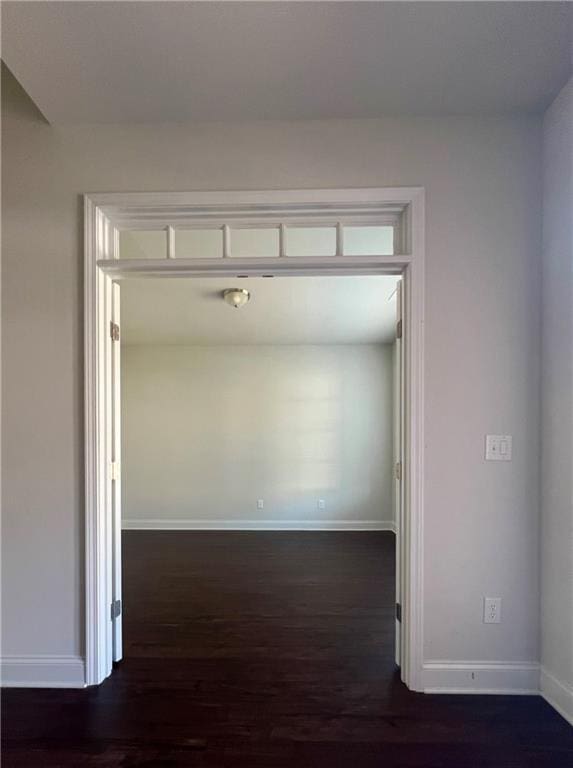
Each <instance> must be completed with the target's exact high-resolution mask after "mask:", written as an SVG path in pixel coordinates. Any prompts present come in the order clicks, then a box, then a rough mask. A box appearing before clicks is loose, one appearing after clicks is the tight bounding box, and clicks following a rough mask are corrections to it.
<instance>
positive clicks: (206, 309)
mask: <svg viewBox="0 0 573 768" xmlns="http://www.w3.org/2000/svg"><path fill="white" fill-rule="evenodd" d="M398 280H399V278H398V277H393V276H390V275H383V276H382V275H380V276H371V277H280V278H276V277H275V278H261V277H258V278H246V279H236V278H187V279H186V278H176V279H175V278H174V279H130V280H126V281H124V282H123V283H122V284H121V339H122V343H124V344H187V345H215V344H217V345H218V344H374V343H388V342H391V341H392V340H393V339H394V337H395V327H396V296H395V287H396V283H397V281H398ZM235 287H239V288H247V289H248V290H250V291H251V300H250V302H249V303H248V304H247V305H246V306H244V307H242V308H241V309H233V307H230V306H229V305H228V304H226V303H225V302H224V301H223V299H222V295H221V294H222V291H223V290H224V289H225V288H235Z"/></svg>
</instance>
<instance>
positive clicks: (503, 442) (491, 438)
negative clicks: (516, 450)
mask: <svg viewBox="0 0 573 768" xmlns="http://www.w3.org/2000/svg"><path fill="white" fill-rule="evenodd" d="M512 443H513V440H512V436H511V435H486V436H485V459H486V461H511V455H512V450H513V444H512Z"/></svg>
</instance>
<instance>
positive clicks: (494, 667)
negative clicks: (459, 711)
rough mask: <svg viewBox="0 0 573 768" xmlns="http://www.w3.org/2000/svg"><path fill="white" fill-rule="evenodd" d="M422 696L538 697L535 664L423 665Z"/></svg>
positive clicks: (450, 663) (469, 662)
mask: <svg viewBox="0 0 573 768" xmlns="http://www.w3.org/2000/svg"><path fill="white" fill-rule="evenodd" d="M423 678H424V693H479V694H485V693H492V694H505V695H508V694H514V695H530V696H531V695H537V694H539V664H538V663H537V662H534V661H531V662H526V661H525V662H512V661H427V662H425V664H424V667H423Z"/></svg>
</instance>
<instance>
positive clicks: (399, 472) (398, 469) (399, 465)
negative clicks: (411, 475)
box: [394, 461, 402, 480]
mask: <svg viewBox="0 0 573 768" xmlns="http://www.w3.org/2000/svg"><path fill="white" fill-rule="evenodd" d="M394 474H395V476H396V480H401V479H402V463H401V462H400V461H397V462H396V464H395V465H394Z"/></svg>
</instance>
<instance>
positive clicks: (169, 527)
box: [121, 520, 396, 533]
mask: <svg viewBox="0 0 573 768" xmlns="http://www.w3.org/2000/svg"><path fill="white" fill-rule="evenodd" d="M121 527H122V529H123V530H124V531H393V532H394V533H396V526H395V524H394V522H393V521H384V520H383V521H380V520H123V521H122V524H121Z"/></svg>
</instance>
